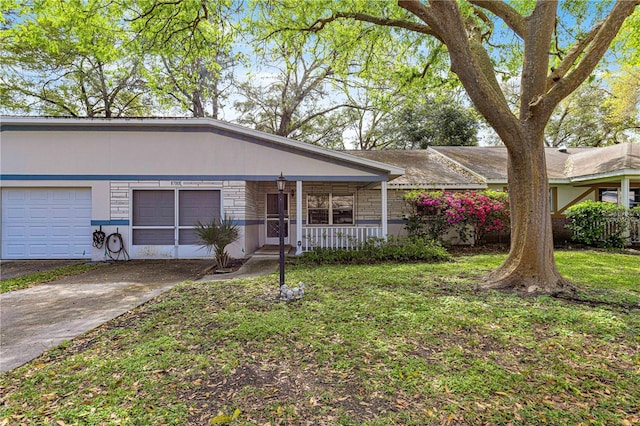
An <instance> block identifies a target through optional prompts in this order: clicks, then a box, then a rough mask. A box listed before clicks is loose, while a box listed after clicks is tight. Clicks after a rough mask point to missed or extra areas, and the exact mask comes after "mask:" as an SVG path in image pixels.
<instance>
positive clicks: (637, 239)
mask: <svg viewBox="0 0 640 426" xmlns="http://www.w3.org/2000/svg"><path fill="white" fill-rule="evenodd" d="M629 237H630V238H631V244H640V218H637V217H632V218H631V219H629Z"/></svg>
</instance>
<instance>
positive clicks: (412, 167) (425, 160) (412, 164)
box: [347, 149, 485, 188]
mask: <svg viewBox="0 0 640 426" xmlns="http://www.w3.org/2000/svg"><path fill="white" fill-rule="evenodd" d="M347 152H348V153H349V154H352V155H355V156H357V157H362V158H366V159H369V160H373V161H378V162H382V163H387V164H391V165H394V166H399V167H402V168H404V169H405V174H404V175H403V176H400V177H398V178H396V179H394V180H392V181H391V182H389V185H390V186H393V187H432V188H447V187H466V188H473V187H475V186H478V185H484V183H485V182H484V180H483V179H482V178H481V177H479V176H477V175H475V174H474V173H472V172H470V171H469V170H465V169H464V168H463V167H456V166H455V164H453V163H452V162H451V161H448V160H447V159H446V158H444V157H442V156H441V155H439V154H438V153H436V152H433V151H431V150H426V149H419V150H382V151H358V150H353V151H347Z"/></svg>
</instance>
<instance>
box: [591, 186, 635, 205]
mask: <svg viewBox="0 0 640 426" xmlns="http://www.w3.org/2000/svg"><path fill="white" fill-rule="evenodd" d="M619 192H620V188H600V189H599V190H598V200H599V201H603V202H606V203H618V194H619ZM638 205H640V188H631V189H630V190H629V207H635V206H638Z"/></svg>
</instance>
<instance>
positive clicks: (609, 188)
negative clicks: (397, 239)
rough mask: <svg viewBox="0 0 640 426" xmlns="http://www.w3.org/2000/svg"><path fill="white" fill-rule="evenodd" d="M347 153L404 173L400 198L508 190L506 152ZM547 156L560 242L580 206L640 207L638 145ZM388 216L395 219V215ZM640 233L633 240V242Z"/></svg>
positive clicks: (550, 151)
mask: <svg viewBox="0 0 640 426" xmlns="http://www.w3.org/2000/svg"><path fill="white" fill-rule="evenodd" d="M349 152H350V153H351V154H353V155H357V156H360V157H362V158H367V159H370V160H375V161H381V162H385V163H389V164H394V165H398V166H400V165H401V166H402V167H404V168H405V175H403V176H400V177H398V178H396V179H394V180H392V181H391V182H389V184H388V185H387V188H388V190H389V191H391V192H392V193H395V192H397V191H399V192H400V194H402V193H403V192H404V191H405V190H407V189H432V190H441V189H444V190H449V191H456V190H483V189H491V190H495V191H506V190H507V149H506V148H504V147H467V146H435V147H430V148H429V149H427V150H415V151H349ZM545 153H546V160H547V173H548V178H549V197H550V206H551V212H550V214H551V217H552V222H553V230H554V238H555V239H556V240H557V241H559V242H562V241H565V240H568V239H569V238H570V236H571V233H570V231H567V230H566V229H565V225H566V223H567V220H566V216H565V214H564V213H565V211H566V210H567V208H569V207H571V206H573V205H575V204H577V203H579V202H581V201H585V200H593V201H606V202H613V203H618V204H620V205H622V206H624V207H626V208H630V207H635V206H638V205H640V144H637V143H625V144H619V145H611V146H607V147H602V148H586V147H585V148H560V149H558V148H546V150H545ZM622 194H626V196H622ZM389 198H390V199H393V198H394V196H393V195H389ZM389 215H390V217H391V218H395V216H394V212H393V211H392V212H390V214H389ZM637 232H638V231H637V230H636V233H635V234H633V235H632V237H634V238H635V239H637V238H638V236H637ZM634 242H635V243H637V242H640V241H636V240H634Z"/></svg>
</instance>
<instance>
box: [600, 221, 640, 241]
mask: <svg viewBox="0 0 640 426" xmlns="http://www.w3.org/2000/svg"><path fill="white" fill-rule="evenodd" d="M626 220H627V226H628V228H627V229H628V230H627V232H628V240H627V241H628V243H629V244H640V218H639V217H634V216H632V217H628V216H627V219H626ZM621 234H622V230H621V225H620V222H619V221H615V220H613V221H607V222H606V223H605V225H604V235H603V236H602V238H603V239H606V238H608V237H610V236H612V235H621Z"/></svg>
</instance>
